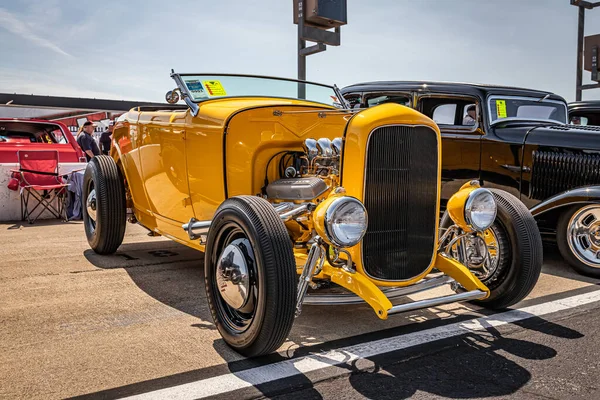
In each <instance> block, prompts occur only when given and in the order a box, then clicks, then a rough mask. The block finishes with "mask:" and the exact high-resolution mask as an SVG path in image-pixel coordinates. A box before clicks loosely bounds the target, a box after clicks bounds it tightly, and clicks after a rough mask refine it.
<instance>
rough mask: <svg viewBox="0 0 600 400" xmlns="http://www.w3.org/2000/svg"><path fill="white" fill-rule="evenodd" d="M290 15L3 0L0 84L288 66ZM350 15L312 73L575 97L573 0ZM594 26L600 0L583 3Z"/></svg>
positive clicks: (132, 91) (161, 77) (222, 5)
mask: <svg viewBox="0 0 600 400" xmlns="http://www.w3.org/2000/svg"><path fill="white" fill-rule="evenodd" d="M292 17H293V13H292V0H258V1H247V0H218V1H217V0H196V1H188V0H171V1H164V0H162V1H158V0H143V1H142V0H135V1H134V0H127V1H115V0H102V1H92V0H87V1H86V0H0V92H16V93H34V94H47V95H62V96H79V97H97V98H114V99H133V100H148V101H162V100H163V99H164V93H165V92H166V91H167V90H169V89H171V88H173V87H174V83H173V82H172V81H171V79H170V78H169V71H170V69H171V68H174V69H175V71H179V72H229V73H251V74H264V75H276V76H283V77H295V76H296V65H297V64H296V62H297V61H296V48H297V41H296V32H297V28H296V25H293V24H292ZM348 21H349V22H348V25H347V26H344V27H343V28H342V45H341V46H340V47H331V46H329V47H328V49H327V51H326V52H324V53H320V54H316V55H312V56H310V57H308V61H307V64H308V66H307V79H308V80H315V81H319V82H324V83H337V84H338V86H340V87H343V86H345V85H349V84H352V83H358V82H363V81H372V80H443V81H463V82H464V81H468V82H479V83H496V84H502V85H517V86H523V87H531V88H536V89H544V90H550V91H553V92H556V93H558V94H560V95H562V96H564V97H565V98H566V99H567V100H568V101H572V100H574V97H575V62H576V41H577V8H576V7H573V6H571V5H569V0H501V1H489V0H419V1H416V0H370V1H367V0H348ZM592 34H600V8H596V9H594V10H591V11H588V12H587V18H586V35H592ZM584 83H591V82H590V81H589V72H586V73H584ZM583 96H584V99H600V90H599V89H596V90H587V91H584V92H583Z"/></svg>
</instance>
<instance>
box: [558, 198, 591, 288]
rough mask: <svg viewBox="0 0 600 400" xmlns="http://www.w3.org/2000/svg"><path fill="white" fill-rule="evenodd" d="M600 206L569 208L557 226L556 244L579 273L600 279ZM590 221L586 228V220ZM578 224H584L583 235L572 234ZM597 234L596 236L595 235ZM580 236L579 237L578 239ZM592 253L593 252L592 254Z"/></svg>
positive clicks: (584, 205)
mask: <svg viewBox="0 0 600 400" xmlns="http://www.w3.org/2000/svg"><path fill="white" fill-rule="evenodd" d="M593 213H597V214H598V215H600V204H583V205H581V204H580V205H576V206H572V207H568V208H567V209H566V210H565V211H564V212H563V213H562V214H561V215H560V217H559V218H558V223H557V225H556V244H557V246H558V250H559V251H560V254H561V255H562V256H563V258H564V259H565V261H566V262H567V263H569V265H570V266H571V267H572V268H573V269H574V270H575V271H577V272H579V273H580V274H583V275H587V276H591V277H594V278H600V259H598V258H597V257H595V258H594V256H593V254H592V253H594V252H595V253H596V254H598V248H600V240H598V239H597V237H598V232H599V230H600V217H595V216H594V215H593ZM588 219H590V220H591V222H590V223H589V226H588V227H586V226H585V224H586V223H587V221H586V220H588ZM578 222H581V223H583V226H582V227H581V228H583V232H580V233H583V235H581V234H580V235H575V233H574V232H571V230H572V228H575V226H576V224H577V223H578ZM594 234H595V235H594ZM578 236H579V237H578ZM590 251H591V252H590Z"/></svg>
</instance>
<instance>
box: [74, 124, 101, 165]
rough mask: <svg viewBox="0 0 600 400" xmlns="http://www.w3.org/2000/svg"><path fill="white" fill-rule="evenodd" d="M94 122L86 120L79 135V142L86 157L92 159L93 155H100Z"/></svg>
mask: <svg viewBox="0 0 600 400" xmlns="http://www.w3.org/2000/svg"><path fill="white" fill-rule="evenodd" d="M93 134H94V124H93V123H92V122H90V121H86V122H85V123H84V124H83V126H82V127H81V131H80V132H79V134H78V135H77V144H78V145H79V147H81V150H83V152H84V153H85V158H86V159H87V160H88V161H90V160H91V159H92V158H93V157H95V156H99V155H100V149H99V148H98V144H97V143H96V141H95V140H94V136H92V135H93Z"/></svg>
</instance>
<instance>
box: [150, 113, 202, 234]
mask: <svg viewBox="0 0 600 400" xmlns="http://www.w3.org/2000/svg"><path fill="white" fill-rule="evenodd" d="M180 114H181V115H177V114H174V113H172V112H142V113H141V114H140V117H139V120H138V126H139V128H140V129H141V134H142V140H141V142H142V145H141V148H140V162H141V166H142V176H143V181H144V186H145V188H146V193H147V195H148V200H149V202H150V206H151V208H152V212H153V213H155V214H156V215H158V216H161V217H164V218H166V219H168V220H170V221H172V222H173V224H174V225H180V224H181V223H185V222H188V221H189V220H190V218H192V217H193V216H194V211H193V208H192V203H191V200H190V195H189V186H188V175H187V164H186V153H185V148H186V143H185V138H186V137H185V134H186V131H185V113H180Z"/></svg>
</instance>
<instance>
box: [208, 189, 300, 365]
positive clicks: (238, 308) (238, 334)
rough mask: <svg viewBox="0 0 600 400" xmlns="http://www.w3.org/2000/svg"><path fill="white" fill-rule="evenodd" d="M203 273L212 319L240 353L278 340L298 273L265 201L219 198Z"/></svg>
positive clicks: (264, 349) (287, 322)
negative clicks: (220, 200) (220, 202)
mask: <svg viewBox="0 0 600 400" xmlns="http://www.w3.org/2000/svg"><path fill="white" fill-rule="evenodd" d="M204 277H205V287H206V295H207V299H208V304H209V307H210V311H211V314H212V317H213V320H214V322H215V325H216V327H217V329H218V330H219V332H220V334H221V336H222V337H223V339H224V340H225V342H226V343H227V344H228V345H229V346H231V347H232V348H233V349H234V350H236V351H237V352H238V353H240V354H242V355H244V356H246V357H256V356H260V355H264V354H269V353H271V352H273V351H275V350H277V349H278V348H279V347H280V346H281V344H282V343H283V342H284V341H285V339H286V338H287V335H288V334H289V332H290V330H291V328H292V324H293V322H294V313H295V308H296V291H297V283H298V278H297V274H296V261H295V258H294V253H293V248H292V242H291V240H290V238H289V235H288V232H287V229H286V227H285V225H284V224H283V222H282V221H281V218H280V217H279V215H278V214H277V213H276V212H275V209H274V208H273V206H272V205H271V204H270V203H268V202H267V201H266V200H264V199H262V198H259V197H254V196H238V197H233V198H230V199H227V200H225V202H223V204H221V206H220V207H219V209H218V210H217V212H216V214H215V216H214V218H213V222H212V224H211V227H210V230H209V233H208V238H207V245H206V252H205V261H204Z"/></svg>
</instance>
